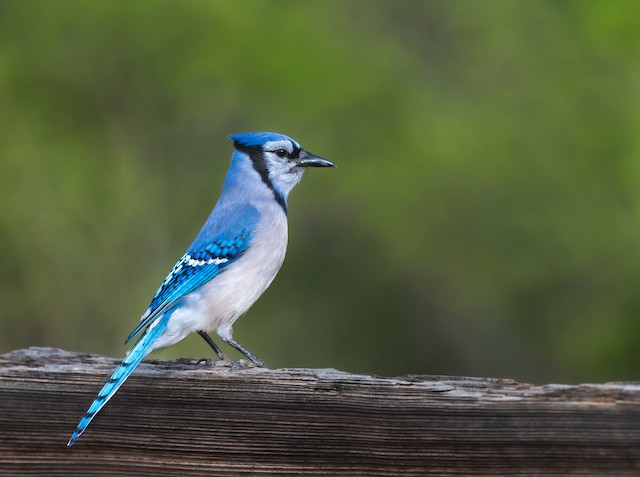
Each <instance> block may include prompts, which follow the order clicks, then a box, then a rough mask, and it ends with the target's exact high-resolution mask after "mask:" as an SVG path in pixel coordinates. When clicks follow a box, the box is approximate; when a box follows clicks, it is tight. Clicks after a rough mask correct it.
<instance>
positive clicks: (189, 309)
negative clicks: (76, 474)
mask: <svg viewBox="0 0 640 477" xmlns="http://www.w3.org/2000/svg"><path fill="white" fill-rule="evenodd" d="M229 138H230V139H231V140H233V141H234V145H235V147H236V152H235V153H234V154H233V157H232V161H231V165H230V167H229V171H228V172H227V176H226V178H225V181H224V185H223V188H222V194H221V195H220V198H219V200H218V202H217V204H216V206H215V207H214V209H213V211H212V212H211V214H210V215H209V217H208V219H207V221H206V222H205V224H204V225H203V226H202V229H201V230H200V232H199V233H198V235H197V236H196V238H195V240H194V241H193V243H192V244H191V246H190V247H189V248H188V249H187V252H186V253H185V255H184V256H183V257H182V258H181V259H180V260H179V261H178V262H177V263H176V265H175V266H174V267H173V269H172V270H171V271H170V272H169V274H168V275H167V277H166V278H165V280H164V281H163V282H162V284H161V285H160V287H159V288H158V290H157V291H156V293H155V295H154V297H153V299H152V300H151V303H150V304H149V307H148V308H147V310H146V312H145V313H144V314H143V315H142V317H141V320H140V323H139V324H138V326H137V327H136V328H135V329H134V330H133V332H132V333H131V334H130V335H129V337H128V338H127V340H126V342H129V341H130V340H131V339H133V338H134V337H135V336H136V335H138V334H140V333H142V334H141V336H140V338H139V339H138V341H137V342H136V344H135V345H134V346H133V348H132V349H131V350H130V351H129V353H128V354H127V355H126V357H125V358H124V360H123V361H122V364H121V365H120V366H119V367H118V368H116V370H115V371H114V372H113V374H112V375H111V378H110V379H109V381H107V383H106V384H105V385H104V387H103V388H102V390H101V391H100V392H99V393H98V396H97V397H96V399H95V400H94V401H93V403H92V404H91V406H90V407H89V410H88V411H87V413H86V414H85V415H84V417H83V418H82V419H81V420H80V422H79V424H78V427H77V429H76V431H75V432H74V433H73V435H72V436H71V439H69V442H68V444H67V445H68V446H72V445H73V444H74V442H75V440H76V439H77V438H78V437H79V436H80V435H81V434H82V433H83V432H84V430H85V429H86V427H87V426H88V425H89V423H90V422H91V420H92V419H93V418H94V417H95V415H96V414H97V413H98V412H99V411H100V410H101V409H102V407H103V406H104V405H105V404H106V403H107V401H108V400H109V399H111V397H112V396H113V395H114V394H115V393H116V391H117V390H118V389H119V388H120V386H121V385H122V384H123V383H124V381H125V380H126V379H127V378H128V377H129V375H130V374H131V373H132V372H133V370H134V369H135V368H136V366H137V365H138V364H139V363H140V362H141V361H142V359H143V358H144V357H145V356H146V355H147V354H149V353H150V352H151V351H153V350H154V349H157V348H161V347H164V346H170V345H172V344H174V343H177V342H178V341H180V340H181V339H183V338H185V337H186V336H187V335H189V334H190V333H198V334H200V335H201V336H202V337H203V338H204V339H205V340H206V342H207V343H208V344H209V345H210V346H211V347H212V348H213V350H214V351H215V352H216V354H217V355H218V356H219V357H220V358H221V359H226V356H225V355H224V353H222V351H221V350H220V349H219V348H218V346H217V345H216V344H215V342H214V341H213V339H212V338H211V337H210V336H209V335H208V334H207V332H209V331H216V333H217V335H218V336H219V337H220V338H221V339H222V340H223V341H224V342H225V343H227V344H229V345H230V346H232V347H234V348H235V349H237V350H238V351H240V352H241V353H242V354H244V355H245V356H246V357H247V358H249V360H251V361H252V362H253V363H254V364H255V365H258V366H264V364H263V363H262V361H261V360H260V359H259V358H258V357H257V356H255V355H254V354H252V353H251V352H249V351H248V350H247V349H245V348H244V347H242V346H241V345H240V344H239V343H238V342H236V341H235V340H234V339H233V337H232V325H233V323H234V322H235V320H236V319H237V318H238V317H239V316H241V315H242V314H243V313H245V312H246V311H247V310H248V309H249V307H251V305H252V304H253V303H254V302H255V301H256V300H257V299H258V298H259V297H260V295H261V294H262V293H263V292H264V290H266V288H267V287H268V286H269V284H270V283H271V281H272V280H273V279H274V277H275V275H276V274H277V272H278V270H279V269H280V266H281V265H282V261H283V260H284V256H285V252H286V246H287V197H288V195H289V193H290V192H291V190H292V189H293V188H294V187H295V185H296V184H297V183H298V182H299V181H300V179H301V177H302V174H303V172H304V170H305V168H307V167H331V166H333V164H332V163H331V162H329V161H327V160H326V159H322V158H320V157H317V156H314V155H312V154H310V153H308V152H307V151H305V150H303V149H302V148H301V147H300V145H299V144H298V143H297V142H296V141H294V140H293V139H291V138H289V137H287V136H284V135H282V134H277V133H271V132H255V133H243V134H235V135H232V136H229Z"/></svg>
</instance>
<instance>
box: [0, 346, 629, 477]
mask: <svg viewBox="0 0 640 477" xmlns="http://www.w3.org/2000/svg"><path fill="white" fill-rule="evenodd" d="M117 363H118V361H117V360H114V359H110V358H104V357H99V356H90V355H83V354H76V353H69V352H65V351H60V350H55V349H50V348H29V349H27V350H19V351H15V352H12V353H9V354H5V355H3V356H0V474H2V475H23V476H24V475H50V476H57V475H65V476H74V475H82V476H89V475H138V476H146V475H148V476H163V475H178V474H179V475H182V476H191V475H193V476H204V475H207V476H211V475H236V474H248V475H256V474H271V475H282V474H293V475H301V474H306V475H339V474H341V475H367V476H374V475H381V476H390V475H427V474H437V475H441V474H448V475H461V474H476V475H478V474H491V475H517V474H521V475H532V474H540V473H546V474H555V475H565V474H574V475H576V474H582V475H592V474H598V473H600V474H603V473H604V474H608V475H640V383H635V384H633V383H609V384H598V385H580V386H564V385H546V386H534V385H530V384H521V383H517V382H514V381H510V380H500V379H484V378H454V377H441V376H438V377H433V376H407V377H401V378H380V377H375V376H365V375H353V374H348V373H343V372H339V371H335V370H331V369H279V370H265V369H247V370H239V371H231V370H229V369H228V368H225V367H217V366H203V365H200V366H197V367H196V366H195V365H194V364H193V363H195V360H194V361H193V363H189V362H188V361H182V360H181V361H179V362H160V361H147V362H145V363H143V364H142V365H141V366H140V367H139V369H138V370H136V372H135V373H134V375H133V376H132V377H131V378H130V379H129V380H128V381H127V383H126V384H125V386H124V387H123V388H122V389H121V390H120V391H119V392H118V394H116V396H115V397H114V398H113V399H112V400H111V402H110V403H109V404H108V405H107V407H105V409H104V410H103V411H102V412H101V413H100V414H99V415H98V416H97V417H96V419H95V420H94V422H93V423H92V424H91V426H90V427H89V429H88V430H87V432H86V433H85V434H84V435H83V436H82V437H81V438H80V439H79V440H78V441H77V443H76V445H75V446H74V447H73V448H70V449H69V448H67V447H66V442H67V439H68V438H69V435H70V434H71V432H72V431H73V429H74V427H75V425H76V423H77V421H78V419H79V418H80V417H81V416H82V414H83V413H84V412H85V410H86V408H87V406H88V405H89V403H90V402H91V400H92V399H93V398H94V396H95V394H96V392H97V391H98V390H99V388H100V387H101V385H102V384H103V382H104V381H105V380H106V378H107V377H108V374H109V373H110V371H111V370H112V369H113V367H114V366H115V365H116V364H117Z"/></svg>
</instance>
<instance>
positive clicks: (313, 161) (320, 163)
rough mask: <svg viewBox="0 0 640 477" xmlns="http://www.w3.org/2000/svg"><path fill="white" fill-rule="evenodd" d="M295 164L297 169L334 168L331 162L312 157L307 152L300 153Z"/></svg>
mask: <svg viewBox="0 0 640 477" xmlns="http://www.w3.org/2000/svg"><path fill="white" fill-rule="evenodd" d="M297 163H298V164H297V165H298V166H299V167H336V166H335V164H334V163H333V162H331V161H327V160H326V159H324V158H322V157H319V156H314V155H313V154H311V153H308V152H307V151H302V152H301V153H300V158H299V159H298V161H297Z"/></svg>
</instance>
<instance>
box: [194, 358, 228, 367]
mask: <svg viewBox="0 0 640 477" xmlns="http://www.w3.org/2000/svg"><path fill="white" fill-rule="evenodd" d="M201 365H204V366H209V367H211V366H214V367H223V368H233V361H231V360H230V359H229V358H223V359H209V358H200V359H199V360H198V361H196V367H197V366H201Z"/></svg>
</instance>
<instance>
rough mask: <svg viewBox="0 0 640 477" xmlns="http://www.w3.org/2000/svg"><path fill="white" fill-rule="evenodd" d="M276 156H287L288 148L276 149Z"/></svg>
mask: <svg viewBox="0 0 640 477" xmlns="http://www.w3.org/2000/svg"><path fill="white" fill-rule="evenodd" d="M276 156H278V157H287V150H286V149H278V150H277V151H276Z"/></svg>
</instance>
